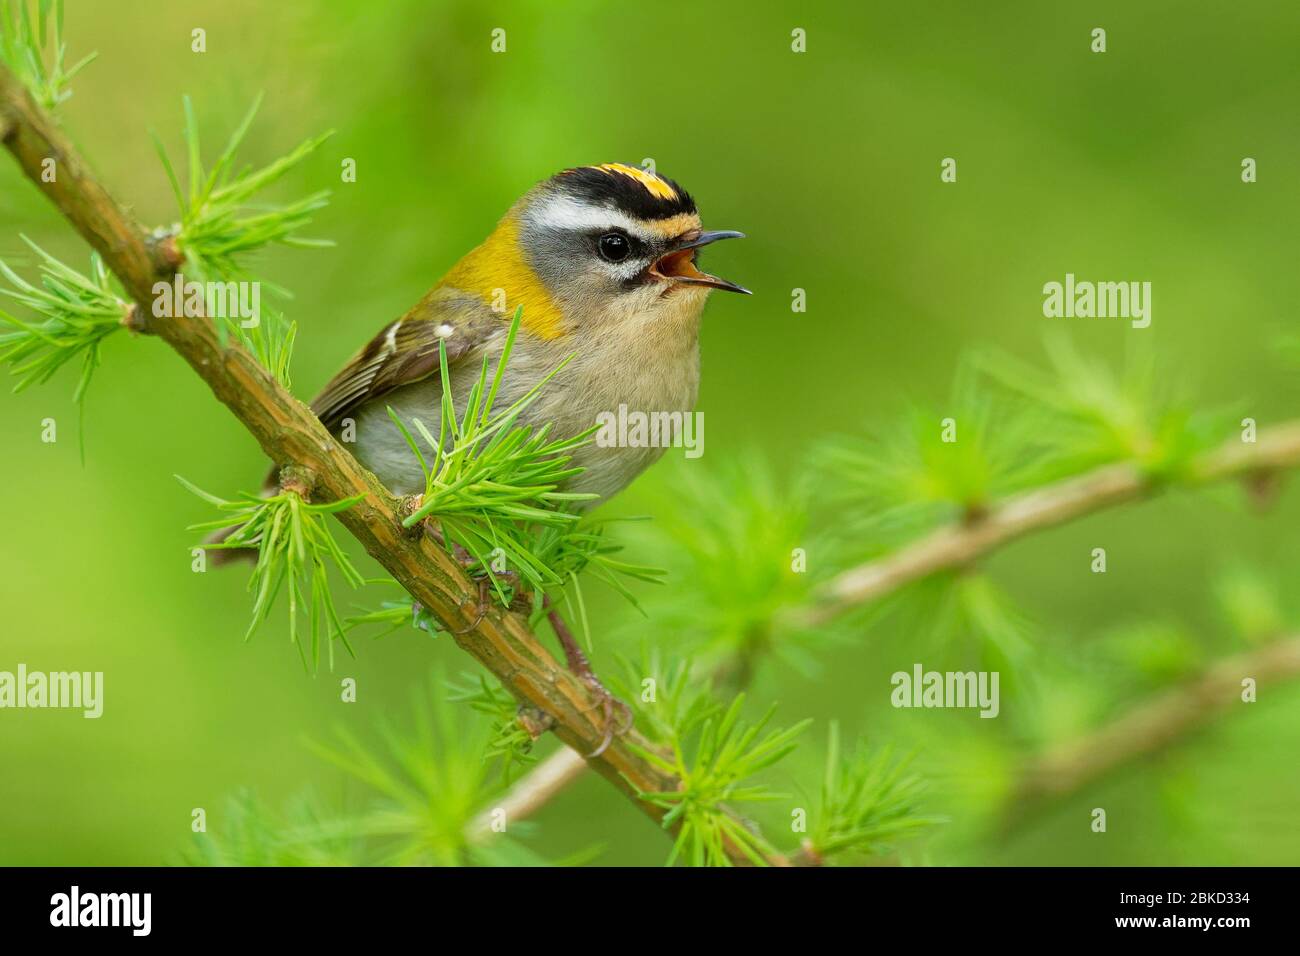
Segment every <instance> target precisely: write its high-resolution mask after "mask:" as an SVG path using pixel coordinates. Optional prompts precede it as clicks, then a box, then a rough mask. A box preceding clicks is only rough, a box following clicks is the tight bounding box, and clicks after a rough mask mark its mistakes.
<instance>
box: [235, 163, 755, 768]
mask: <svg viewBox="0 0 1300 956" xmlns="http://www.w3.org/2000/svg"><path fill="white" fill-rule="evenodd" d="M735 238H743V234H742V233H739V232H730V231H723V232H707V231H705V230H704V229H703V227H702V224H701V221H700V217H699V214H698V212H697V211H696V208H695V202H694V200H692V199H691V197H690V195H689V194H688V193H687V192H686V191H685V190H684V189H682V188H681V187H680V186H678V185H677V184H676V183H675V182H673V181H672V180H671V179H668V178H666V177H663V176H659V175H657V174H656V173H652V172H648V171H646V170H644V169H641V168H638V167H636V166H628V165H624V164H622V163H605V164H603V165H599V166H581V167H577V168H574V169H566V170H564V171H562V172H559V173H557V174H556V175H554V176H552V177H551V178H550V179H547V180H545V181H543V182H541V183H539V184H538V185H536V186H534V187H533V188H532V189H530V190H529V191H528V192H527V193H525V194H524V196H523V197H522V198H521V199H519V201H518V202H516V203H515V204H514V206H512V207H511V209H510V211H509V212H507V213H506V214H505V216H504V217H503V218H502V219H501V221H500V222H499V223H498V224H497V227H496V229H495V230H493V232H492V234H491V235H490V236H488V238H487V239H486V240H485V241H484V242H483V244H482V245H480V246H478V247H477V248H476V249H473V250H472V251H471V252H469V253H468V254H467V255H466V256H465V257H464V258H463V259H461V260H460V261H459V262H458V263H456V265H455V266H453V267H452V269H451V271H450V272H448V273H447V275H446V276H444V277H443V279H442V280H441V281H440V282H438V284H437V285H435V286H434V287H433V289H431V290H430V291H429V293H428V294H427V295H425V296H424V298H423V299H421V300H420V301H419V303H417V304H416V305H415V307H414V308H412V309H411V310H410V311H408V312H407V313H406V314H405V315H403V316H402V317H401V318H400V319H398V320H396V321H395V322H392V323H390V324H389V325H387V326H385V327H384V328H383V329H382V330H381V331H380V332H379V334H378V335H376V336H375V337H374V338H373V339H371V341H370V342H369V343H368V344H367V345H366V346H365V347H364V348H363V349H361V351H360V352H358V353H357V354H356V355H355V356H354V357H353V358H352V359H351V361H349V362H348V363H347V365H346V366H344V368H343V370H342V371H340V372H339V373H338V374H337V375H335V376H334V378H332V379H331V380H330V381H329V383H328V384H327V385H326V386H325V388H324V389H323V390H322V391H321V393H320V395H318V396H317V397H316V399H315V401H313V402H312V405H311V407H312V410H313V411H314V412H315V413H316V415H317V416H318V417H319V418H320V420H321V422H322V423H323V424H324V425H325V427H326V428H328V429H329V430H330V431H331V432H332V433H334V434H335V435H337V436H342V437H344V440H345V441H347V440H348V439H347V435H348V433H351V436H353V438H354V440H352V441H351V443H350V444H349V446H348V447H350V448H351V449H352V450H353V452H354V454H355V455H356V457H357V458H358V460H359V461H360V462H361V463H362V464H363V465H365V466H366V467H367V468H369V469H370V470H371V471H373V472H374V473H375V475H376V476H378V478H379V479H380V481H382V482H383V483H384V485H385V486H386V487H387V488H388V489H389V490H390V491H392V492H393V493H394V494H397V495H413V494H418V493H420V492H422V491H423V490H424V474H423V472H422V471H421V469H420V465H419V462H418V461H417V460H416V458H415V456H414V455H413V454H412V453H411V449H410V448H409V447H408V445H407V444H406V441H405V439H404V438H403V436H402V434H401V432H400V431H399V430H398V429H397V428H396V427H395V426H394V424H393V422H392V420H391V418H390V417H389V414H388V409H389V408H392V409H393V411H394V412H395V413H396V415H397V416H398V417H399V418H400V419H401V420H402V421H404V422H409V421H410V420H411V419H416V418H418V419H419V420H420V421H421V422H422V423H423V424H424V425H425V426H426V427H427V428H429V429H430V431H431V433H432V434H433V435H434V437H438V432H437V429H438V427H439V423H440V408H441V402H442V395H443V392H444V390H446V389H450V390H451V394H452V399H453V404H454V407H455V409H456V411H457V413H458V414H459V413H462V412H463V411H464V409H465V407H466V403H467V399H468V395H469V391H470V389H471V387H472V386H473V384H474V382H476V381H477V379H478V376H479V371H480V368H481V366H482V362H483V359H484V357H485V356H486V357H487V358H488V362H489V367H490V368H495V366H496V363H497V361H498V359H499V357H500V355H501V353H502V349H503V346H504V345H505V341H506V335H507V332H508V330H509V327H510V324H511V319H512V317H513V315H514V313H515V311H516V309H517V308H519V307H522V309H523V313H522V324H521V327H520V330H519V333H518V336H517V338H516V340H515V344H514V348H513V350H512V352H511V355H510V360H509V363H508V366H507V368H506V370H505V376H504V379H503V381H502V385H501V391H500V392H499V393H498V396H497V407H499V408H504V407H507V406H509V405H510V404H511V403H513V402H514V401H515V400H517V399H518V398H519V397H521V396H523V395H524V394H526V393H527V392H529V391H531V390H532V389H533V388H534V387H535V386H536V385H537V384H538V383H539V382H540V381H541V380H542V379H543V378H545V377H546V376H547V375H548V374H550V373H551V372H553V371H554V370H555V369H556V368H557V367H558V366H560V364H561V363H562V362H563V361H564V360H565V359H566V358H568V357H570V356H572V358H571V359H570V360H569V361H568V363H567V364H565V365H564V367H563V368H562V369H561V370H560V371H559V372H558V373H557V374H556V375H555V377H554V378H552V379H551V380H550V381H549V382H547V383H546V385H545V386H544V387H543V388H542V389H541V391H540V393H539V397H538V398H537V400H536V401H534V402H533V403H532V404H531V405H529V406H528V407H527V408H526V409H525V410H524V411H523V413H522V414H521V415H520V417H519V420H518V424H520V425H524V426H531V427H534V428H537V427H541V426H543V425H546V424H550V425H551V426H552V432H551V434H552V436H553V437H556V438H567V437H572V436H575V435H578V434H581V433H582V432H584V431H586V430H588V429H589V428H591V427H592V426H593V425H595V424H597V423H598V417H597V416H599V415H600V414H601V413H602V412H604V413H611V414H616V413H617V412H618V410H619V408H620V406H626V407H627V408H628V409H630V410H635V411H641V412H644V413H646V414H647V415H648V414H651V413H657V412H667V413H670V414H671V413H673V412H679V413H682V414H683V415H685V414H687V413H689V412H691V411H692V410H693V408H694V406H695V400H696V395H697V393H698V389H699V381H700V349H699V327H700V314H701V312H702V311H703V309H704V303H705V300H706V299H707V298H708V295H709V292H710V291H711V290H713V289H724V290H726V291H729V292H741V293H745V294H748V293H749V290H748V289H745V288H742V287H741V286H738V285H736V284H735V283H733V282H728V281H727V280H725V279H720V278H718V277H717V276H713V275H710V274H708V273H707V272H701V271H700V269H699V268H698V267H697V265H696V257H697V256H698V255H699V251H700V250H701V249H702V248H704V247H705V246H707V245H709V244H710V243H714V242H717V241H718V240H720V239H735ZM440 346H443V347H445V348H446V352H447V366H448V373H449V377H450V381H443V380H442V376H441V371H440V363H439V347H440ZM663 451H664V449H663V447H662V443H660V447H610V446H602V445H599V444H596V443H590V444H587V445H585V446H583V447H581V448H579V449H577V450H576V452H575V453H574V454H573V456H572V460H571V464H572V465H573V466H575V467H580V468H581V469H582V471H581V472H580V473H579V474H578V475H576V476H575V477H574V478H572V479H570V481H569V484H568V485H567V487H566V490H569V491H575V492H586V493H594V494H596V495H599V496H600V497H601V498H608V497H610V496H611V495H613V494H615V493H617V492H618V491H620V490H621V489H622V488H624V487H625V486H626V485H627V484H628V483H629V482H630V481H632V479H633V478H635V477H636V476H637V475H638V474H640V473H641V472H642V471H643V470H644V469H645V468H646V467H648V466H649V465H650V464H652V463H653V462H654V461H655V460H656V459H657V458H658V457H659V456H660V455H661V454H663ZM274 479H275V475H274V473H273V475H272V481H274ZM231 530H233V529H228V530H227V531H226V532H223V533H219V535H218V539H219V540H220V539H221V538H222V537H223V536H224V535H228V534H229V533H230V531H231ZM241 553H242V554H244V555H253V554H255V553H256V552H254V551H251V550H248V549H243V550H242V551H235V550H230V551H224V552H222V551H217V552H215V553H214V558H215V557H217V556H218V555H221V556H224V557H225V558H233V557H236V556H238V555H240V554H241ZM551 623H552V625H553V626H554V628H555V630H556V634H557V636H558V637H559V638H560V641H561V643H562V644H563V645H564V650H565V656H566V658H567V660H568V662H569V666H570V668H571V669H573V670H574V671H575V672H577V673H578V674H579V675H580V676H581V677H583V678H584V679H585V680H586V682H587V683H588V685H589V686H590V687H591V688H592V689H593V691H595V692H597V693H598V694H599V695H601V696H602V698H603V700H604V701H605V703H606V707H607V710H606V716H607V718H609V717H610V712H609V709H608V707H609V705H610V703H611V702H612V700H613V699H612V698H611V697H610V696H609V695H608V692H606V691H605V690H604V688H603V687H601V686H600V683H599V681H597V680H596V679H595V675H594V674H592V673H591V670H590V666H589V665H588V664H587V662H586V659H585V657H583V655H582V652H581V650H580V649H578V647H577V645H576V643H574V641H573V639H572V636H571V635H570V634H569V633H568V631H567V628H565V627H564V624H563V622H562V621H560V620H559V619H558V615H556V614H554V613H552V615H551ZM615 703H616V702H615ZM611 726H612V723H611ZM608 742H609V737H608V735H607V737H606V739H605V741H604V743H603V744H602V746H601V749H604V747H605V746H607V745H608Z"/></svg>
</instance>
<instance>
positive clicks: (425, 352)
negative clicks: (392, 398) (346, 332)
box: [311, 289, 504, 430]
mask: <svg viewBox="0 0 1300 956" xmlns="http://www.w3.org/2000/svg"><path fill="white" fill-rule="evenodd" d="M485 313H486V314H485ZM503 324H504V323H503V322H501V319H500V316H497V315H495V314H494V313H491V311H490V310H488V309H487V308H486V306H485V305H484V304H483V303H482V302H480V301H479V300H477V299H468V298H465V297H463V296H461V295H459V294H457V293H455V292H453V291H452V290H444V289H435V290H434V291H433V292H431V293H430V294H429V295H427V296H426V297H425V298H424V299H423V300H422V301H421V302H420V304H419V305H417V306H416V307H415V308H413V309H412V310H411V311H410V312H408V313H407V314H406V315H404V316H402V318H400V319H398V320H397V321H395V322H391V323H389V324H388V325H386V326H385V327H384V328H383V329H382V330H381V331H380V333H379V334H378V335H376V336H375V337H374V338H373V339H371V340H370V341H369V342H368V343H366V346H365V347H364V348H363V349H362V350H361V351H360V352H358V353H357V354H356V355H354V356H353V357H352V359H351V361H349V362H348V364H347V365H345V366H344V367H343V369H342V371H340V372H339V373H338V374H337V375H335V376H334V377H333V378H332V379H330V381H329V383H328V384H327V385H326V386H325V387H324V388H323V389H322V390H321V393H320V394H319V395H317V396H316V398H315V400H313V401H312V403H311V409H312V411H313V412H315V413H316V417H317V418H319V419H320V420H321V422H322V423H323V424H324V425H325V427H326V428H328V429H330V430H334V429H336V428H337V427H338V426H339V424H340V423H341V422H342V420H343V419H344V418H346V417H348V415H349V414H351V413H353V412H355V411H357V410H358V409H359V408H360V407H361V406H362V405H364V404H365V403H367V402H369V401H371V400H372V399H375V398H379V397H380V396H381V395H384V394H386V393H388V392H391V391H392V390H393V389H396V388H400V387H402V386H403V385H410V384H412V383H414V382H419V381H422V380H424V379H426V378H429V377H430V376H432V375H437V374H438V370H439V362H438V347H439V344H440V343H441V344H444V345H445V346H446V349H447V364H448V366H451V365H454V364H455V363H456V362H457V361H459V360H461V359H463V358H464V357H465V356H466V355H469V354H470V353H472V352H474V351H475V350H476V349H478V348H479V347H480V346H482V345H483V344H484V343H485V342H486V341H487V339H488V338H489V337H490V336H491V334H492V333H493V332H495V331H498V330H500V328H501V327H502V326H503Z"/></svg>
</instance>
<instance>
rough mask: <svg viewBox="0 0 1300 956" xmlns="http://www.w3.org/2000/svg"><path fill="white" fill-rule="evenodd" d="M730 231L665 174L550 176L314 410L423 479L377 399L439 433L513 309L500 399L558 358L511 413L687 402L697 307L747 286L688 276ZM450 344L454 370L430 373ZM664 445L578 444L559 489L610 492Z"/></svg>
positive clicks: (613, 166)
mask: <svg viewBox="0 0 1300 956" xmlns="http://www.w3.org/2000/svg"><path fill="white" fill-rule="evenodd" d="M741 237H742V234H741V233H739V232H706V231H704V230H703V228H702V226H701V222H700V217H699V214H698V213H697V211H696V208H695V202H694V201H693V200H692V199H691V197H690V195H689V194H688V193H687V192H686V191H685V190H683V189H682V188H681V187H680V186H678V185H677V184H676V183H675V182H673V181H672V180H671V179H667V178H665V177H662V176H658V175H656V174H654V173H651V172H647V171H646V170H644V169H641V168H638V167H635V166H626V165H623V164H621V163H606V164H604V165H600V166H583V167H579V168H576V169H566V170H564V171H563V172H560V173H557V174H556V175H555V176H552V177H551V178H550V179H547V180H545V181H543V182H541V183H539V184H538V185H537V186H535V187H533V188H532V189H531V190H529V191H528V192H527V193H526V194H525V195H524V196H523V197H522V198H521V199H520V200H519V201H518V202H516V203H515V204H514V206H513V207H512V208H511V209H510V211H509V212H507V213H506V215H505V216H504V217H503V218H502V219H501V221H500V222H499V223H498V224H497V227H496V229H495V230H493V232H492V234H491V235H490V236H488V238H487V240H486V241H484V242H483V244H482V245H480V246H478V247H477V248H476V249H474V250H472V251H471V252H470V253H468V254H467V255H466V256H465V257H464V258H463V259H461V260H460V262H458V263H457V264H456V265H455V266H453V267H452V269H451V271H450V272H448V273H447V275H446V276H445V277H444V278H443V279H442V280H441V281H440V282H439V283H438V284H437V285H435V286H434V287H433V289H432V290H430V291H429V293H428V294H427V295H425V297H424V298H423V299H421V300H420V302H419V303H418V304H417V305H416V306H415V307H414V308H412V309H411V310H410V311H409V312H407V313H406V314H405V315H404V316H402V317H401V318H400V319H398V320H397V321H395V322H392V323H390V324H389V325H387V326H386V327H385V328H384V329H383V330H381V331H380V333H379V334H378V335H376V336H375V337H374V338H373V339H372V340H371V341H370V342H369V343H368V344H367V345H366V346H365V348H363V349H362V350H361V351H360V352H358V353H357V354H356V355H355V356H354V357H353V358H352V360H351V361H350V362H348V364H347V365H346V366H345V367H344V368H343V370H342V371H340V372H339V373H338V374H337V375H336V376H334V378H333V379H332V380H331V381H330V382H329V384H327V385H326V386H325V388H324V389H323V390H322V391H321V393H320V395H319V396H317V398H316V400H315V401H313V402H312V410H313V411H314V412H315V413H316V414H317V416H318V417H319V418H320V420H321V422H323V423H324V425H325V426H326V427H327V428H329V429H330V430H331V431H334V432H338V431H339V430H340V429H341V428H342V427H343V425H344V423H345V421H346V420H348V419H351V420H352V422H353V423H354V431H355V442H354V443H353V444H352V446H351V447H352V449H353V451H354V453H355V454H356V456H357V458H358V459H359V460H360V461H361V463H362V464H363V465H365V466H366V467H367V468H369V469H370V470H371V471H373V472H374V473H375V474H376V475H377V476H378V477H379V479H380V480H381V481H382V482H383V483H384V485H385V486H386V487H387V488H388V489H389V490H390V491H392V492H393V493H395V494H398V495H403V494H414V493H417V492H419V491H422V490H423V489H424V476H423V474H422V472H421V470H420V466H419V463H418V462H417V461H416V459H415V457H414V456H413V455H412V454H411V450H410V448H409V447H408V446H407V444H406V442H405V440H404V439H403V437H402V435H401V433H400V432H399V431H398V429H397V428H395V427H394V425H393V422H392V420H391V419H390V418H389V415H388V408H389V407H391V408H392V409H393V410H394V412H395V413H396V414H397V415H398V416H399V417H400V418H401V419H402V420H403V421H410V420H411V419H412V418H418V419H420V420H421V422H422V423H424V424H425V425H426V426H428V427H430V428H431V429H433V434H434V435H435V436H436V434H437V432H436V428H437V424H438V421H439V412H438V410H439V408H440V403H441V401H442V393H443V391H444V389H447V388H450V389H451V392H452V398H453V403H454V406H455V408H456V410H457V412H461V411H463V410H464V408H465V406H466V399H467V397H468V393H469V390H470V388H471V386H472V385H473V383H474V382H475V381H476V380H477V378H478V374H479V369H480V368H481V365H482V361H483V357H484V355H486V356H487V357H488V360H489V367H492V368H494V367H495V365H496V361H497V359H498V358H499V356H500V354H501V349H502V346H503V345H504V343H505V339H506V332H507V331H508V329H509V326H510V319H511V317H512V316H513V314H514V312H515V310H516V308H517V307H520V306H522V307H523V319H522V326H521V329H520V332H519V335H518V338H517V339H516V342H515V346H514V349H513V351H512V353H511V356H510V361H509V365H508V367H507V369H506V372H505V378H504V381H503V383H502V390H501V392H500V394H499V395H498V400H497V407H507V406H508V405H510V404H511V403H512V402H513V401H515V400H516V399H517V398H519V397H520V396H522V395H524V394H525V393H527V392H528V391H530V390H531V389H533V388H534V386H536V385H537V383H538V382H539V381H541V380H542V379H543V378H544V377H545V376H546V375H547V374H549V373H551V372H552V371H554V370H555V369H556V367H557V366H559V365H560V363H561V362H562V361H563V360H564V359H565V358H566V357H568V356H570V355H572V359H571V360H570V361H569V362H568V364H567V365H565V367H564V368H563V369H562V370H561V371H560V372H559V373H558V374H557V375H556V376H555V378H553V379H552V380H551V381H550V382H548V383H547V384H546V386H545V387H544V388H543V389H542V390H541V393H540V396H539V398H538V399H537V400H536V401H535V402H534V403H533V404H532V405H531V406H530V407H528V408H527V409H526V410H525V411H524V413H523V414H522V415H521V417H520V422H519V423H520V424H521V425H527V426H534V427H540V426H542V425H545V424H547V423H551V424H552V425H553V435H555V436H556V437H570V436H573V435H577V434H580V433H581V432H583V431H586V430H587V429H589V428H591V427H592V426H593V425H594V424H596V423H597V415H599V414H600V413H602V412H610V413H617V411H618V409H619V406H620V405H626V406H627V408H628V409H631V410H638V411H642V412H645V413H651V412H669V413H671V412H681V413H687V412H690V411H691V410H692V409H693V408H694V407H695V400H696V395H697V392H698V389H699V380H700V351H699V326H700V313H701V312H702V310H703V309H704V303H705V300H706V299H707V298H708V294H709V292H710V290H712V289H725V290H727V291H730V292H742V293H746V294H747V293H748V290H747V289H744V288H742V287H741V286H738V285H736V284H735V283H732V282H728V281H726V280H725V279H720V278H718V277H716V276H712V275H709V274H708V273H706V272H701V271H700V270H699V269H698V268H697V267H696V262H695V260H696V256H697V255H698V253H699V250H700V249H702V248H703V247H704V246H707V245H709V244H710V243H713V242H717V241H718V240H720V239H732V238H741ZM440 344H441V345H444V346H445V347H446V350H447V364H448V370H449V372H450V377H451V381H450V382H444V381H442V380H441V375H440V374H439V361H438V348H439V345H440ZM663 450H664V449H663V448H662V447H658V448H619V447H600V446H598V445H596V444H595V443H592V444H588V445H586V446H584V447H582V448H580V449H578V450H577V452H576V453H575V454H574V456H573V460H572V464H573V465H574V466H576V467H580V468H582V469H583V471H582V472H581V474H579V475H578V476H576V477H575V478H574V479H572V480H571V482H570V483H569V485H568V487H567V490H569V491H577V492H590V493H594V494H597V495H599V496H601V498H608V497H610V496H611V495H613V494H615V493H616V492H618V491H619V490H621V489H622V488H624V487H625V486H626V485H627V484H628V483H629V482H630V481H631V480H632V479H633V478H635V477H636V476H637V475H638V474H640V473H641V471H643V470H644V469H645V468H646V467H647V466H649V465H650V464H652V463H653V462H654V461H655V460H656V459H657V458H658V457H659V456H660V455H661V454H662V453H663Z"/></svg>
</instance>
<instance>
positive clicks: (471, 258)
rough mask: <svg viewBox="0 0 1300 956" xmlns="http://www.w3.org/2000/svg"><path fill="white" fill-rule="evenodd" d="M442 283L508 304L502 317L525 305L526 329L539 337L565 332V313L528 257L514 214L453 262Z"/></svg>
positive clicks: (493, 303) (488, 300)
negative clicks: (538, 275) (458, 259)
mask: <svg viewBox="0 0 1300 956" xmlns="http://www.w3.org/2000/svg"><path fill="white" fill-rule="evenodd" d="M438 286H439V287H442V286H451V287H452V288H454V289H459V290H460V291H462V292H468V293H470V294H472V295H476V296H479V297H480V298H481V299H483V301H484V302H486V303H487V304H488V305H489V306H504V311H503V312H502V313H501V317H502V321H506V320H508V319H509V318H510V317H511V316H512V315H514V314H515V309H517V308H518V307H519V306H521V305H522V306H523V307H524V316H523V323H522V324H523V327H524V330H525V331H527V332H529V333H531V334H532V335H536V336H537V337H538V338H543V339H554V338H558V337H559V336H561V335H563V334H564V314H563V313H562V312H561V311H560V309H559V307H558V306H557V305H556V304H555V300H554V299H553V298H552V297H551V293H550V290H548V289H547V288H546V285H545V284H544V283H543V282H542V280H541V279H539V278H538V277H537V274H536V273H535V272H533V270H532V268H531V267H530V266H529V265H528V261H527V260H526V259H525V258H524V251H523V249H522V248H521V247H520V245H519V224H518V223H517V222H516V221H515V217H514V215H513V214H511V215H508V216H506V218H505V219H503V220H501V223H500V224H499V225H498V226H497V228H496V229H495V230H493V232H492V235H490V236H488V237H487V239H486V240H484V242H483V244H482V245H481V246H478V247H477V248H475V249H472V250H470V252H468V253H467V254H466V255H465V258H463V259H461V260H460V262H458V263H456V264H455V265H454V266H452V268H451V271H450V272H448V273H447V274H446V275H445V276H443V278H442V281H441V282H439V283H438ZM502 297H504V302H502Z"/></svg>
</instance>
